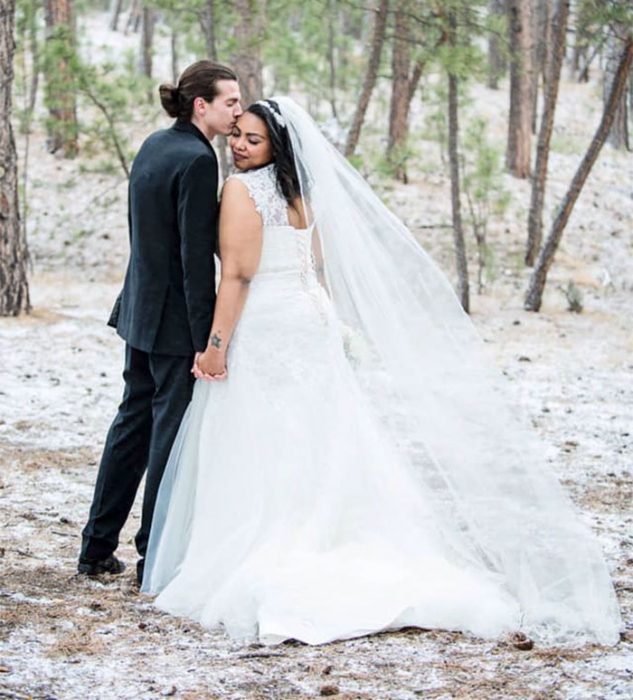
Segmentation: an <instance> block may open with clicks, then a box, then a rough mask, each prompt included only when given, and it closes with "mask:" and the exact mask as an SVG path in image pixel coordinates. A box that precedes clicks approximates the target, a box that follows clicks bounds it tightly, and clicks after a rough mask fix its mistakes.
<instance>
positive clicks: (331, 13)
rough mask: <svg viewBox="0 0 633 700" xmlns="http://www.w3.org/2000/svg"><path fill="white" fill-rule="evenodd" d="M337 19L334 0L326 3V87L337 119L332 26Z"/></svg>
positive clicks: (334, 50)
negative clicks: (327, 71)
mask: <svg viewBox="0 0 633 700" xmlns="http://www.w3.org/2000/svg"><path fill="white" fill-rule="evenodd" d="M338 19H339V18H338V17H337V16H336V0H328V2H327V23H328V25H327V60H328V68H329V76H328V78H329V80H328V83H329V85H328V87H329V92H330V107H331V109H332V116H333V117H334V119H338V114H337V110H336V41H335V36H336V33H335V29H334V24H335V22H336V21H337V20H338Z"/></svg>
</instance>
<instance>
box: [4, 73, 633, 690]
mask: <svg viewBox="0 0 633 700" xmlns="http://www.w3.org/2000/svg"><path fill="white" fill-rule="evenodd" d="M473 97H474V107H473V108H474V109H475V110H476V111H477V113H480V114H482V115H484V116H486V117H487V118H488V120H489V127H490V131H491V134H493V135H495V134H496V139H497V141H498V143H499V144H502V143H503V125H504V118H505V110H506V104H505V102H506V94H505V91H504V90H502V91H499V92H491V91H488V90H486V89H484V88H478V89H477V90H476V91H475V93H474V96H473ZM561 100H562V102H561V109H560V111H559V118H558V124H559V126H557V131H556V139H557V140H556V142H557V143H558V146H559V150H558V151H556V152H555V153H554V154H553V158H552V177H551V182H550V186H549V191H550V193H551V194H552V196H550V198H549V200H548V203H549V206H550V208H551V209H553V208H554V207H555V205H556V197H558V196H560V195H561V194H562V193H563V192H564V190H565V188H566V185H567V183H568V182H569V179H570V177H571V175H572V174H573V171H574V169H575V167H576V165H577V163H578V160H579V157H580V154H581V153H582V151H583V149H584V147H585V146H586V144H587V143H588V141H589V139H590V137H591V133H592V130H593V128H594V127H595V124H596V122H597V119H598V118H599V114H598V112H597V105H598V102H597V88H596V85H595V84H589V85H574V84H569V83H567V84H565V85H564V87H563V90H562V97H561ZM150 121H151V123H147V124H136V125H135V128H134V134H135V139H136V142H137V143H138V141H139V140H140V139H142V138H143V136H144V135H145V134H146V133H147V132H148V131H149V130H151V129H153V128H155V126H156V125H157V124H159V123H160V122H161V119H160V118H157V119H155V120H150ZM563 125H564V128H563ZM31 148H32V156H31V157H32V165H31V167H32V173H33V174H32V178H33V179H32V180H31V185H30V210H31V212H30V219H29V227H30V228H29V240H30V246H31V253H32V257H33V273H32V276H31V291H32V301H33V306H34V311H33V313H32V314H31V315H30V316H28V317H23V318H19V319H0V358H1V360H0V362H1V365H0V611H1V617H0V697H15V698H30V697H32V698H58V699H59V700H72V699H75V698H86V697H88V698H99V699H104V700H105V699H106V698H113V699H115V698H116V699H119V698H155V697H161V696H173V697H178V698H183V699H184V698H187V699H193V698H196V699H198V698H236V699H237V698H303V697H314V696H328V695H332V696H336V697H340V698H350V699H351V698H372V699H375V698H393V699H394V700H395V699H396V698H397V699H402V700H404V699H409V698H419V697H423V698H460V697H463V698H486V699H487V698H516V697H519V698H543V699H545V698H547V699H550V698H567V699H569V700H571V699H572V698H573V699H580V698H619V697H621V698H629V697H632V696H633V464H632V463H631V453H632V450H631V445H632V443H633V438H632V434H633V420H632V418H633V415H632V414H633V381H632V376H633V373H632V371H633V304H632V301H633V255H632V254H633V199H632V193H633V162H632V161H633V159H632V158H631V156H630V155H627V154H621V153H615V152H613V151H612V150H610V149H609V148H605V150H604V152H603V154H602V156H601V158H600V160H599V162H598V164H597V166H596V167H595V170H594V172H593V174H592V175H591V178H590V180H589V182H588V184H587V186H586V188H585V191H584V192H583V194H582V198H581V200H580V202H579V204H578V206H577V209H576V211H575V212H574V215H573V217H572V220H571V222H570V225H569V227H568V230H567V231H566V232H565V236H564V240H563V245H562V247H561V250H560V253H559V255H558V256H557V258H556V262H555V264H554V267H553V268H552V271H551V273H550V280H549V284H548V292H547V294H546V297H545V304H544V307H543V311H542V313H540V314H530V313H527V312H525V311H523V310H522V295H523V292H524V290H525V287H526V283H527V278H528V274H529V272H528V271H526V270H525V269H524V268H523V267H522V264H521V263H520V260H521V255H522V246H523V242H524V240H525V223H524V222H525V218H526V216H525V214H526V210H527V202H528V185H527V183H525V182H517V181H514V180H513V179H512V178H510V177H506V178H505V180H504V186H505V187H506V188H507V189H509V190H510V192H511V194H512V200H511V205H510V208H509V210H508V212H507V213H506V214H505V216H504V218H503V220H501V221H498V222H496V223H495V224H494V225H493V226H492V228H491V233H490V238H491V245H492V247H493V250H494V253H495V270H496V276H495V279H494V280H493V281H492V282H491V284H490V285H489V287H488V289H487V291H486V293H485V294H484V295H481V296H478V295H474V297H473V319H474V321H475V323H476V325H477V326H478V328H479V330H480V332H481V334H482V336H483V337H484V338H485V340H486V341H487V342H488V343H489V345H490V347H491V348H492V350H493V352H494V355H495V357H496V359H497V362H498V365H499V368H500V370H501V371H503V372H504V374H505V375H506V376H507V378H508V381H509V382H511V383H512V384H513V385H514V387H515V391H516V395H517V396H518V397H519V399H520V402H521V403H522V405H523V407H524V409H525V412H526V413H527V416H528V418H529V419H530V420H531V421H532V423H533V424H534V426H535V429H536V430H537V431H538V432H539V433H540V434H541V435H542V437H543V439H544V440H545V441H546V443H547V444H548V445H549V446H550V449H549V456H550V461H551V465H552V468H553V469H554V470H555V471H556V472H557V474H558V475H559V477H560V479H561V480H562V481H563V483H564V484H565V486H566V487H567V488H568V489H569V491H570V493H571V495H572V497H573V499H574V501H575V503H576V504H577V506H578V509H579V511H580V513H581V514H582V517H583V518H585V519H586V520H587V521H588V522H589V523H590V524H591V526H592V528H593V529H594V531H595V532H596V533H597V535H598V537H599V539H600V542H601V544H602V546H603V548H604V552H605V556H606V558H607V560H608V563H609V566H610V568H611V570H612V572H613V577H614V582H615V585H616V589H617V592H618V596H619V599H620V602H621V605H622V611H623V615H624V621H625V625H626V631H625V633H624V634H623V639H622V641H621V642H620V644H618V645H617V646H615V647H613V648H601V647H597V646H591V645H588V646H585V647H582V648H580V649H573V650H570V649H560V648H539V647H538V646H536V647H535V648H534V649H533V650H532V651H519V650H517V649H515V648H514V647H513V646H512V645H511V644H509V643H508V642H507V641H506V640H499V641H498V642H489V641H488V642H484V641H481V640H478V639H476V638H473V637H470V636H468V635H462V634H456V633H450V632H442V631H439V632H438V631H419V630H406V631H402V632H399V633H390V634H384V635H378V636H374V637H370V638H365V639H359V640H353V641H346V642H340V643H336V644H330V645H327V646H324V647H316V648H312V647H307V646H304V645H299V644H284V645H281V646H279V647H274V648H264V647H257V646H249V647H242V646H239V645H236V644H234V643H231V642H229V641H227V639H226V638H225V637H224V636H223V635H222V633H220V632H207V631H204V630H202V629H201V628H199V627H198V626H196V625H195V624H192V623H188V622H185V621H182V620H177V619H173V618H170V617H168V616H166V615H164V614H162V613H158V612H156V611H154V610H153V609H152V608H151V605H150V600H149V599H148V598H146V597H145V596H139V595H138V593H137V592H136V590H135V588H134V585H133V574H132V571H133V566H132V565H133V562H134V551H133V546H132V537H133V535H134V532H135V529H136V527H137V525H138V518H139V510H138V505H139V504H138V503H137V504H136V506H135V509H134V511H133V515H132V517H131V519H130V522H129V523H128V525H127V526H126V529H125V530H124V532H123V536H122V543H121V547H120V554H121V556H122V558H123V559H124V560H125V561H127V563H128V564H129V565H130V566H129V569H128V572H126V574H124V575H123V576H122V577H119V578H116V579H111V578H108V577H103V578H101V579H98V580H94V581H88V580H86V579H85V578H81V577H77V576H75V574H74V572H75V563H76V556H77V550H78V546H79V536H80V530H81V527H82V526H83V523H84V521H85V518H86V515H87V510H88V507H89V504H90V498H91V494H92V486H93V483H94V478H95V472H96V466H97V462H98V459H99V455H100V450H101V446H102V443H103V439H104V437H105V432H106V430H107V427H108V425H109V423H110V421H111V419H112V417H113V415H114V412H115V410H116V405H117V401H118V399H119V397H120V394H121V388H122V384H121V379H120V371H121V366H122V359H123V344H122V342H121V341H120V340H119V339H118V338H117V337H116V335H115V334H114V332H113V331H112V330H111V329H108V328H107V327H106V326H105V320H106V318H107V314H108V311H109V307H110V305H111V304H112V302H113V300H114V298H115V296H116V293H117V291H118V288H119V285H120V282H121V279H122V275H123V272H124V265H125V260H126V256H127V232H126V229H125V226H126V217H125V198H126V184H125V181H124V180H123V179H122V178H121V177H120V176H119V175H118V174H115V175H112V174H99V173H89V172H81V171H80V165H81V164H82V163H84V164H86V161H83V160H81V159H80V160H79V161H75V162H68V161H61V160H58V159H56V158H54V157H52V156H48V155H47V154H46V153H45V151H44V146H43V135H42V134H41V133H37V134H36V135H35V137H34V141H33V143H32V145H31ZM421 150H422V152H423V153H424V155H423V162H421V163H419V164H418V163H416V164H414V165H413V166H412V181H411V184H409V185H407V186H395V187H391V186H390V187H389V188H388V189H385V192H386V197H387V199H388V202H389V204H390V206H391V207H392V209H393V210H394V211H395V212H396V213H398V215H400V216H401V217H402V218H403V219H405V221H407V223H408V224H409V225H410V226H411V227H412V228H413V230H414V231H415V233H416V235H417V236H418V237H419V239H420V241H421V242H423V244H424V245H425V246H426V248H427V249H428V250H429V251H430V252H431V253H432V254H433V255H434V256H435V257H436V259H437V260H438V261H439V262H440V263H441V264H442V266H443V267H444V269H445V270H447V272H448V274H449V275H451V276H452V270H453V262H452V254H451V234H450V231H449V230H448V229H446V228H441V224H445V223H447V222H448V221H449V220H450V216H449V212H450V210H449V187H448V181H447V179H446V176H445V174H444V173H443V171H442V168H441V164H440V162H439V154H438V149H437V146H436V145H435V144H431V143H426V144H422V147H421ZM418 165H419V166H420V167H417V166H418ZM429 224H435V225H437V228H427V226H428V225H429ZM471 248H472V246H471ZM471 252H472V251H471ZM473 269H474V268H473ZM570 279H571V280H573V281H574V282H575V284H576V285H577V286H578V288H579V289H580V290H581V292H582V294H583V303H584V311H583V313H581V314H572V313H569V312H568V311H567V310H566V300H565V297H564V294H563V292H562V291H561V288H562V287H564V286H566V285H567V283H568V281H569V280H570Z"/></svg>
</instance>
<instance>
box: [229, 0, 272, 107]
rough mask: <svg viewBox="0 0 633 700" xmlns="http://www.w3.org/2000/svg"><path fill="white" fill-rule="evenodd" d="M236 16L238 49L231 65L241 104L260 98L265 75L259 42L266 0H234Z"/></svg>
mask: <svg viewBox="0 0 633 700" xmlns="http://www.w3.org/2000/svg"><path fill="white" fill-rule="evenodd" d="M234 7H235V10H236V12H237V16H238V20H237V25H236V27H235V40H236V44H237V50H236V52H235V55H234V57H233V61H232V65H233V66H235V71H236V72H237V75H238V79H239V82H240V89H241V92H242V99H243V103H244V105H249V104H252V103H253V102H255V101H256V100H259V99H261V98H262V95H263V91H264V79H263V73H262V60H261V55H260V54H261V51H260V44H261V40H262V36H263V33H264V30H265V28H266V1H265V0H257V1H255V0H235V2H234Z"/></svg>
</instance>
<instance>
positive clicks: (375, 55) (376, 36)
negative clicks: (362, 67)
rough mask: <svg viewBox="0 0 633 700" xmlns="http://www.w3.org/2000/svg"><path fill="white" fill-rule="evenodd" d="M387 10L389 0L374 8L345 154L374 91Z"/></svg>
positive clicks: (353, 142)
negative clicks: (365, 61) (364, 62)
mask: <svg viewBox="0 0 633 700" xmlns="http://www.w3.org/2000/svg"><path fill="white" fill-rule="evenodd" d="M388 10H389V0H380V4H379V5H378V7H377V8H376V10H375V13H376V14H375V17H374V28H373V31H372V36H371V45H370V51H369V61H368V62H367V70H366V72H365V79H364V80H363V88H362V90H361V93H360V96H359V98H358V104H357V105H356V111H355V112H354V117H353V119H352V124H351V126H350V128H349V132H348V134H347V142H346V144H345V155H346V156H348V157H349V156H351V155H352V154H353V153H354V151H355V150H356V146H357V145H358V140H359V138H360V131H361V129H362V128H363V122H364V121H365V115H366V114H367V107H368V106H369V100H370V99H371V94H372V92H373V91H374V87H375V85H376V80H377V78H378V69H379V68H380V57H381V55H382V47H383V46H384V43H385V28H386V26H387V12H388Z"/></svg>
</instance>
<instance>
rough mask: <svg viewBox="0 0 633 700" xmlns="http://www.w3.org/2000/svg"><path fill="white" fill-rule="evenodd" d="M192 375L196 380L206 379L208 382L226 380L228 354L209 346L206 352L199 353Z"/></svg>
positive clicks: (194, 362) (195, 359) (195, 358)
mask: <svg viewBox="0 0 633 700" xmlns="http://www.w3.org/2000/svg"><path fill="white" fill-rule="evenodd" d="M191 373H192V374H193V376H194V377H195V378H196V379H206V380H207V381H221V380H222V379H226V377H227V371H226V354H225V352H224V350H220V349H218V348H216V347H214V346H213V345H209V347H207V349H206V350H205V351H204V352H197V353H196V356H195V357H194V360H193V367H192V368H191Z"/></svg>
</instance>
